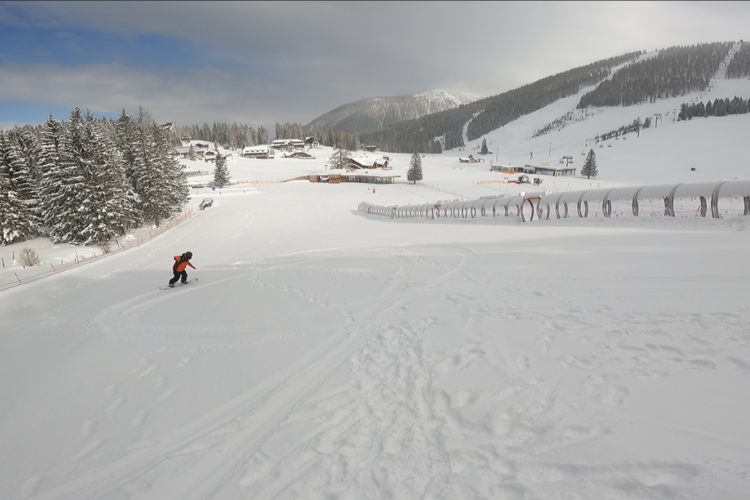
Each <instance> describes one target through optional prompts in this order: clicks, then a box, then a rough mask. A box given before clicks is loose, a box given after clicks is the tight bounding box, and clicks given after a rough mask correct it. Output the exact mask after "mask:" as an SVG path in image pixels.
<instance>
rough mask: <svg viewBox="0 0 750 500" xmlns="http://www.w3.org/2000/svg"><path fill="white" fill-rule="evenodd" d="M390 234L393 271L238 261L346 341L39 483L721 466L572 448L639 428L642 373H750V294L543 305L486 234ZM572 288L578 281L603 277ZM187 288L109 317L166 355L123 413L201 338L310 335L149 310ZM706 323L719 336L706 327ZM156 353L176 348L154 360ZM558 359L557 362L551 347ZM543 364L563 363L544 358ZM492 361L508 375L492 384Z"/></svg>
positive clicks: (112, 399)
mask: <svg viewBox="0 0 750 500" xmlns="http://www.w3.org/2000/svg"><path fill="white" fill-rule="evenodd" d="M381 251H382V250H381ZM388 251H389V252H391V253H392V254H393V255H392V257H391V258H392V259H393V261H395V262H396V263H397V268H396V269H392V270H391V272H390V275H388V276H384V275H382V274H380V273H379V274H378V275H375V274H372V273H366V272H362V271H359V270H346V269H337V268H336V266H335V256H325V257H315V258H310V257H307V256H300V257H297V258H293V259H281V261H279V262H273V261H268V262H255V263H253V264H252V265H251V266H250V267H251V269H250V270H248V271H247V272H245V273H243V274H239V275H235V276H234V278H232V280H231V283H237V282H245V283H247V284H249V285H251V286H254V287H260V288H270V289H272V290H274V291H275V292H277V293H280V294H282V295H284V296H287V297H291V299H292V303H293V304H297V307H299V308H303V309H302V310H301V311H298V312H301V313H303V314H304V313H310V311H311V310H313V309H315V308H324V309H335V310H336V311H332V310H328V311H327V314H328V315H331V316H336V317H337V318H338V319H337V320H336V321H335V322H332V323H331V324H330V325H328V327H327V328H324V330H327V333H328V335H329V336H328V338H327V339H326V340H324V341H323V342H321V343H319V344H318V345H317V346H316V348H315V350H314V352H312V353H311V354H310V355H309V356H304V357H301V358H300V359H299V360H298V361H297V362H296V363H295V364H293V365H291V366H288V367H285V369H283V370H280V371H279V372H278V373H277V375H276V376H274V377H272V378H271V379H269V380H267V381H266V382H264V383H263V384H259V385H257V386H254V387H252V388H251V389H250V390H248V391H247V392H245V393H244V394H240V395H239V396H237V397H236V398H234V399H233V400H232V401H230V402H228V403H226V404H224V405H223V406H222V407H219V408H216V409H215V411H212V412H209V413H208V414H205V415H202V416H199V417H198V418H196V419H194V420H192V421H190V422H187V423H186V424H184V425H182V426H180V427H178V428H175V429H173V430H172V431H170V432H167V433H164V434H162V435H159V436H151V437H148V436H143V437H141V438H140V439H137V440H134V441H133V442H131V443H129V444H127V446H126V447H125V449H124V450H122V455H121V457H120V458H119V459H117V460H114V461H112V462H111V463H108V464H106V465H104V466H102V467H101V468H99V470H98V473H97V475H96V479H95V480H92V479H89V478H88V477H87V476H86V475H81V476H80V477H79V478H78V479H75V480H72V481H70V482H67V483H64V484H62V485H59V486H58V487H55V488H52V489H51V490H49V491H45V492H40V493H37V494H36V496H34V498H81V497H82V496H85V497H88V498H164V496H163V495H168V496H169V495H175V494H177V496H172V497H174V498H185V499H189V498H196V499H198V498H257V499H261V498H323V497H326V498H327V497H330V496H333V497H341V498H475V497H476V498H528V497H542V498H550V497H551V495H557V497H558V498H585V496H581V495H579V494H578V493H576V492H580V491H585V488H586V485H587V484H591V483H596V484H598V485H599V486H598V488H599V489H598V491H599V492H600V493H602V494H604V495H605V496H612V497H617V496H618V495H625V496H628V495H635V496H637V497H639V498H667V497H669V498H691V496H690V492H691V490H692V489H693V488H694V487H695V485H696V484H698V480H700V479H705V478H706V477H709V476H711V475H712V474H713V473H714V472H713V471H712V469H711V467H709V466H708V465H706V464H699V463H691V462H689V461H679V460H671V461H663V462H661V461H656V460H649V461H646V462H640V461H632V462H631V461H627V460H626V461H622V460H619V461H612V460H609V459H605V460H602V461H601V462H600V463H591V462H589V463H581V464H580V465H576V464H575V462H571V461H570V460H565V459H559V460H556V459H555V458H554V457H555V456H557V454H558V453H562V455H561V456H563V457H564V456H565V453H566V450H571V449H573V448H574V447H575V446H576V445H578V444H580V443H585V442H592V441H593V442H595V441H597V440H598V439H600V438H601V437H603V436H607V435H613V434H617V433H618V432H620V431H621V430H622V429H627V428H628V427H629V426H630V425H632V424H631V423H630V422H628V421H626V420H623V419H622V418H621V417H620V418H615V417H613V416H612V414H610V413H609V410H608V409H610V408H618V407H620V406H622V405H623V404H624V403H625V402H626V401H627V399H628V397H629V393H630V391H629V389H628V387H629V386H630V385H631V384H633V383H634V382H637V381H649V380H655V379H659V378H664V377H670V376H673V374H675V373H677V372H680V371H684V370H690V371H711V370H716V368H717V366H718V365H720V364H730V365H731V366H733V367H734V368H735V369H737V370H739V371H740V372H742V373H743V374H747V373H748V372H750V368H749V367H750V365H748V364H747V363H746V362H745V361H743V360H742V359H740V358H737V357H735V356H733V355H732V349H733V348H734V347H736V346H745V345H747V344H748V342H750V334H749V333H746V330H745V328H744V325H746V324H748V319H750V318H748V317H747V311H745V312H744V313H741V314H714V315H708V316H706V315H703V314H700V313H694V314H688V315H686V314H684V313H682V312H678V313H675V314H654V313H649V312H636V311H628V312H626V313H625V314H622V313H620V312H617V311H615V310H614V308H613V307H612V306H609V305H606V304H604V303H601V304H587V305H583V304H580V303H577V302H575V301H573V300H562V302H561V303H557V304H555V301H557V300H558V298H557V297H555V296H554V294H552V295H550V294H549V293H545V292H541V291H535V292H533V293H532V294H531V295H532V296H533V297H534V298H535V299H536V300H537V301H543V302H544V301H545V300H546V301H547V302H550V304H549V306H548V307H546V308H545V307H536V308H534V309H533V314H532V310H530V309H529V307H528V299H529V297H525V296H520V295H517V294H516V290H514V288H513V287H512V285H511V284H512V282H513V280H511V279H506V278H505V277H504V276H502V273H500V272H499V271H498V270H497V269H496V268H493V266H492V265H489V264H488V262H490V260H491V259H488V258H487V257H486V256H485V258H482V256H481V255H479V254H477V253H476V252H475V251H472V250H470V249H468V248H462V247H459V246H442V247H441V246H436V247H428V248H421V249H419V250H418V251H416V250H415V249H410V248H409V247H405V248H404V249H402V250H398V249H396V250H394V249H389V250H388ZM477 268H478V269H477ZM304 272H307V273H312V274H313V275H314V276H316V277H317V278H316V279H314V280H308V282H326V281H327V282H329V283H337V280H338V282H340V283H343V282H344V281H346V280H350V279H351V278H352V277H353V278H355V281H356V282H357V286H358V287H359V288H364V289H367V288H368V286H369V287H371V288H372V289H374V290H378V292H377V295H375V296H371V298H370V300H369V301H368V302H369V303H370V304H371V305H370V306H365V307H349V306H348V305H347V303H346V301H344V302H343V303H342V302H340V301H337V302H336V303H335V304H334V303H333V302H332V301H331V297H330V296H328V295H326V294H325V293H322V292H321V291H320V290H311V289H305V288H303V287H295V286H294V285H293V283H289V284H283V282H284V281H285V280H286V279H287V278H288V277H290V276H293V275H295V274H299V273H304ZM491 281H497V283H498V287H497V290H498V295H499V296H502V297H504V298H503V301H502V307H500V308H498V307H497V300H498V299H497V296H477V295H476V292H475V290H484V289H486V288H485V287H483V286H479V287H477V286H476V285H478V284H479V285H482V284H485V283H487V282H491ZM231 283H228V282H221V281H219V282H216V283H211V284H201V285H200V286H196V287H194V288H191V289H188V290H184V291H183V292H184V293H187V294H205V293H210V292H208V291H207V290H206V288H211V287H225V286H229V285H230V284H231ZM653 284H654V283H648V282H647V283H645V285H646V286H649V285H653ZM560 285H562V284H561V283H560ZM594 285H595V286H605V283H604V282H601V283H594ZM565 286H567V287H568V288H569V291H572V292H575V289H577V288H581V289H583V288H585V287H588V286H591V281H590V280H586V279H580V280H577V281H576V280H573V281H572V282H570V281H569V282H567V283H566V284H565ZM569 296H575V293H571V294H569ZM174 298H175V296H174V295H172V296H171V297H170V296H167V295H165V294H160V293H159V292H154V293H147V294H145V295H142V296H139V297H135V298H133V299H130V300H127V301H124V302H121V303H119V304H116V305H114V306H112V307H110V308H108V309H106V310H104V311H102V312H101V313H100V314H99V315H98V316H97V317H96V319H95V321H94V324H95V325H94V326H95V328H97V329H100V330H101V331H102V332H104V334H105V335H106V337H107V338H108V339H110V340H112V341H116V342H125V343H127V344H130V345H134V346H135V347H136V348H138V349H141V350H143V351H144V353H151V354H150V357H146V358H143V359H142V360H141V363H140V364H139V365H138V366H136V367H134V368H133V370H132V374H133V375H132V378H131V380H123V381H122V383H121V384H118V386H110V387H108V388H107V389H106V390H105V398H106V401H105V405H104V407H103V411H104V413H109V412H118V411H124V410H125V409H126V408H127V407H128V405H129V400H130V395H129V394H128V391H129V390H136V388H137V385H138V384H140V383H141V382H142V381H144V380H152V382H153V385H154V387H159V388H160V389H161V390H160V391H159V392H155V393H154V395H155V401H156V403H158V404H164V403H165V402H166V401H167V400H168V399H170V398H173V397H176V396H177V395H179V393H180V390H181V388H180V387H171V386H170V383H169V382H168V381H171V380H178V377H177V375H176V374H174V372H175V370H180V371H184V370H190V368H191V366H193V364H194V363H191V361H192V357H193V356H194V355H195V353H198V352H200V351H203V350H226V349H233V348H236V347H240V346H242V345H247V344H252V343H259V342H260V343H268V342H275V341H280V340H282V339H288V337H294V336H300V335H308V334H309V331H307V330H306V329H299V328H298V329H297V330H296V331H291V332H290V331H278V330H275V329H264V328H263V324H262V323H261V325H260V327H259V325H258V320H257V318H256V319H255V320H254V321H248V320H247V319H246V318H245V319H242V318H236V319H235V320H233V321H227V322H224V323H223V324H222V325H221V326H220V327H218V328H217V327H216V325H211V326H208V325H201V324H197V325H195V326H192V327H186V326H185V325H184V324H182V325H180V326H179V327H175V329H172V328H170V327H169V325H163V324H150V323H149V319H148V318H149V311H151V310H153V309H154V308H159V307H163V306H164V305H165V304H164V303H168V302H170V301H172V300H174ZM629 299H632V297H620V300H625V301H626V300H629ZM182 300H186V299H184V298H183V299H182ZM592 325H596V328H595V329H592ZM667 327H668V328H667ZM706 328H710V329H711V331H712V336H711V337H706V336H705V335H704V333H705V330H706ZM674 332H680V335H682V336H685V337H687V338H689V339H690V340H688V341H684V339H681V340H680V342H679V344H680V345H681V346H682V347H681V348H677V347H675V346H673V345H672V342H671V340H672V337H673V336H674V335H675V333H674ZM446 339H450V340H446ZM170 341H171V343H170ZM686 345H687V346H690V349H689V350H687V349H685V347H684V346H686ZM154 352H157V353H159V360H156V359H152V358H153V356H154V354H153V353H154ZM185 353H194V354H193V356H185ZM167 358H173V359H174V360H176V361H171V362H167V361H166V359H167ZM542 358H545V359H546V360H549V359H552V360H554V361H555V362H554V363H552V364H550V363H548V362H545V363H539V362H538V361H539V360H540V359H542ZM538 364H539V365H542V366H545V367H546V368H545V371H541V372H540V371H537V370H536V369H535V368H536V366H537V365H538ZM550 366H556V367H557V368H556V369H554V370H552V369H550V368H549V367H550ZM488 372H489V373H494V376H491V377H489V379H490V380H495V381H496V384H491V385H488V384H487V382H486V380H487V379H488V378H487V373H488ZM342 373H343V375H342ZM474 373H476V374H482V375H481V376H479V375H477V376H476V380H477V381H478V382H479V383H478V384H474V383H472V380H474V378H475V377H474V375H473V374H474ZM157 375H158V377H156V376H157ZM342 380H344V381H346V382H345V383H341V381H342ZM128 387H129V388H131V389H128ZM591 407H594V408H595V409H594V410H593V413H594V414H595V415H596V418H592V419H581V418H580V417H579V415H581V414H584V413H585V412H583V411H582V409H583V408H591ZM154 408H158V406H155V407H154ZM588 411H589V412H592V411H591V410H588ZM104 413H103V414H102V416H101V417H100V418H103V415H104ZM128 418H129V419H130V420H129V424H130V425H131V426H133V427H136V426H140V425H142V424H143V422H144V421H146V419H147V418H150V417H149V412H147V411H144V410H137V409H134V408H130V416H129V417H128ZM96 422H97V420H96V419H92V420H87V421H86V422H83V423H82V424H81V434H82V435H84V436H89V435H92V434H94V435H95V434H96V428H97V424H96ZM706 435H707V436H708V437H709V438H710V435H711V431H710V429H707V430H706ZM281 436H294V439H293V440H291V441H290V440H289V439H282V438H281ZM106 446H108V443H107V442H106V441H105V440H103V439H94V440H89V441H88V442H87V443H86V444H85V445H83V446H82V447H81V448H80V449H79V450H77V451H76V452H75V453H74V454H72V455H71V458H72V459H73V460H74V461H75V462H76V463H77V462H80V461H83V460H86V459H87V457H93V456H94V455H95V452H96V451H97V450H99V449H101V448H103V447H106ZM42 482H43V481H42V480H41V479H39V477H37V476H35V477H34V478H31V479H29V480H28V482H27V483H26V485H25V486H24V487H23V492H25V494H26V495H27V496H32V495H33V493H34V492H36V491H37V490H38V486H39V484H40V483H42ZM561 495H562V496H561Z"/></svg>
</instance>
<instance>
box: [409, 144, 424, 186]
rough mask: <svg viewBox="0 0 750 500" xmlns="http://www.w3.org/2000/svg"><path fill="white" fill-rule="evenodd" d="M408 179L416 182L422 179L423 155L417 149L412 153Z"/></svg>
mask: <svg viewBox="0 0 750 500" xmlns="http://www.w3.org/2000/svg"><path fill="white" fill-rule="evenodd" d="M406 179H407V180H410V181H412V182H413V183H414V184H416V183H417V181H421V180H422V157H421V156H420V154H419V153H417V152H416V151H415V152H414V154H413V155H411V161H410V162H409V170H408V171H407V172H406Z"/></svg>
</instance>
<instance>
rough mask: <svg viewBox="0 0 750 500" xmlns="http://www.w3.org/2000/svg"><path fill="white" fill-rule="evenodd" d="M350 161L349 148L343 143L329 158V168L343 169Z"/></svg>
mask: <svg viewBox="0 0 750 500" xmlns="http://www.w3.org/2000/svg"><path fill="white" fill-rule="evenodd" d="M348 162H349V150H348V149H346V146H345V145H343V144H342V145H340V146H339V148H338V149H336V150H334V152H333V155H332V156H331V157H330V158H329V159H328V168H331V169H343V168H346V166H347V163H348Z"/></svg>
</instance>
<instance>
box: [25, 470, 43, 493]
mask: <svg viewBox="0 0 750 500" xmlns="http://www.w3.org/2000/svg"><path fill="white" fill-rule="evenodd" d="M41 484H42V476H41V474H34V475H33V476H31V477H30V478H29V479H27V480H26V482H25V483H23V486H21V491H20V494H21V498H30V497H33V496H34V495H36V492H37V490H39V486H40V485H41Z"/></svg>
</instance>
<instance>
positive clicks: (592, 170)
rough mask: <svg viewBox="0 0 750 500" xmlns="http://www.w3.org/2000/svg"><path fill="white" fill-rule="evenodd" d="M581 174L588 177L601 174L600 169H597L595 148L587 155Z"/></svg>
mask: <svg viewBox="0 0 750 500" xmlns="http://www.w3.org/2000/svg"><path fill="white" fill-rule="evenodd" d="M581 175H585V176H586V177H587V178H588V179H590V178H592V177H596V176H597V175H599V171H598V170H597V169H596V153H594V150H593V149H590V150H589V154H588V155H587V156H586V160H585V161H584V162H583V168H581Z"/></svg>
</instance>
